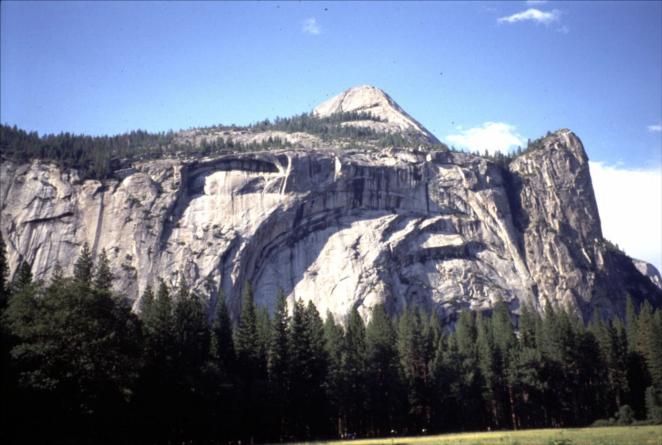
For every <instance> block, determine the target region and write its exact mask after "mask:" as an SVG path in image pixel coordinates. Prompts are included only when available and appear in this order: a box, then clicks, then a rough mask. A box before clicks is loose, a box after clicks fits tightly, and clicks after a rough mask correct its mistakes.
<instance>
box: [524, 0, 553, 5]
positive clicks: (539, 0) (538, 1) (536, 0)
mask: <svg viewBox="0 0 662 445" xmlns="http://www.w3.org/2000/svg"><path fill="white" fill-rule="evenodd" d="M547 1H548V0H526V4H527V5H542V4H544V3H547Z"/></svg>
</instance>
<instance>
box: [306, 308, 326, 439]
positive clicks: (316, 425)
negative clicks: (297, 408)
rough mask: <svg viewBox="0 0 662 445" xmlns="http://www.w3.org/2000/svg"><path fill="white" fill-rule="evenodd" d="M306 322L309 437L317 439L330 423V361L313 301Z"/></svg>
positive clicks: (322, 324)
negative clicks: (328, 397)
mask: <svg viewBox="0 0 662 445" xmlns="http://www.w3.org/2000/svg"><path fill="white" fill-rule="evenodd" d="M304 320H305V328H306V338H307V339H308V351H309V359H308V367H309V371H308V373H309V375H310V381H309V382H308V384H307V387H308V398H307V401H306V406H307V410H306V425H307V427H308V429H309V433H308V437H310V438H315V437H319V435H320V434H322V433H326V431H327V430H328V422H327V421H326V419H325V416H326V413H327V412H328V408H327V399H326V394H325V391H324V382H325V381H326V378H327V373H328V361H329V359H328V356H327V354H326V348H325V340H324V323H323V322H322V318H321V317H320V315H319V312H317V308H316V307H315V305H314V304H313V302H312V301H309V302H308V305H307V306H306V309H305V312H304Z"/></svg>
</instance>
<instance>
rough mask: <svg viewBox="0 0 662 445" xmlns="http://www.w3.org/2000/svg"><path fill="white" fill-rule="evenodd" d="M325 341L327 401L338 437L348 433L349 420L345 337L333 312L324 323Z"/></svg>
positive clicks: (327, 315)
mask: <svg viewBox="0 0 662 445" xmlns="http://www.w3.org/2000/svg"><path fill="white" fill-rule="evenodd" d="M324 340H325V349H326V355H327V357H328V360H329V366H328V372H327V377H326V382H325V384H324V387H325V390H326V396H327V400H329V402H330V405H331V406H330V407H329V417H330V418H331V419H332V421H333V423H334V430H335V433H336V434H337V435H338V436H342V435H343V434H344V433H345V432H346V425H347V418H346V416H345V412H344V400H345V391H344V388H345V374H344V346H345V337H344V331H343V328H342V326H340V325H338V324H337V323H336V322H335V319H334V318H333V314H331V312H327V314H326V320H325V321H324Z"/></svg>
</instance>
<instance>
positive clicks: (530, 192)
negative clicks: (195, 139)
mask: <svg viewBox="0 0 662 445" xmlns="http://www.w3.org/2000/svg"><path fill="white" fill-rule="evenodd" d="M0 173H1V175H0V200H1V201H0V207H1V209H2V220H1V223H0V229H1V230H2V235H3V237H4V239H5V240H6V242H7V246H8V253H9V263H10V266H11V268H12V270H15V269H16V267H17V265H18V264H19V263H20V261H23V260H25V261H28V262H30V263H31V264H32V267H33V272H34V274H35V276H36V277H37V278H42V279H45V278H47V277H48V276H49V275H50V273H51V272H52V270H53V268H54V266H55V265H56V264H57V263H59V264H60V265H61V266H63V267H64V268H65V270H67V269H68V270H71V267H72V263H73V261H74V260H75V258H76V257H77V255H78V253H79V251H80V248H81V246H82V244H83V243H84V242H87V243H89V245H90V246H92V248H93V251H94V252H95V253H99V252H100V251H101V249H105V250H106V252H107V253H108V255H109V257H110V261H111V266H112V270H113V273H114V274H115V277H116V281H115V287H116V288H117V290H121V291H122V292H125V293H126V294H127V295H129V297H130V298H132V299H133V300H134V301H135V302H137V301H138V298H139V296H140V295H141V293H142V291H143V290H144V289H145V287H146V286H147V285H149V284H154V283H155V282H156V280H157V279H158V278H163V279H164V280H166V282H168V283H170V284H171V285H175V284H176V283H177V282H178V281H179V280H180V279H182V278H185V279H186V281H187V282H188V283H189V285H190V286H191V287H192V289H194V290H195V291H197V292H199V293H200V294H202V295H204V296H205V297H207V298H209V299H210V300H211V302H212V303H213V302H214V301H215V298H216V297H217V296H218V295H219V293H220V292H223V293H224V294H225V295H226V297H227V298H228V301H229V302H230V306H231V310H232V311H233V312H234V313H235V314H236V313H237V312H238V310H239V304H240V303H239V296H240V294H241V291H242V288H243V286H244V285H245V283H246V282H247V281H250V282H251V283H252V286H253V289H254V292H255V298H256V301H257V303H258V304H259V305H263V306H267V307H269V308H271V307H273V305H274V300H275V296H276V294H277V291H278V289H279V288H280V289H283V290H284V291H285V293H286V294H287V295H289V297H290V299H291V300H292V299H294V298H301V299H303V300H312V301H313V302H314V303H315V304H316V305H317V307H318V309H319V310H320V311H321V313H322V314H324V313H325V312H326V311H327V310H328V311H331V312H332V313H333V314H334V315H335V316H336V317H338V318H339V319H342V317H343V316H344V315H345V314H346V313H347V312H348V311H349V310H350V309H351V308H352V307H358V308H359V310H360V311H361V312H362V314H364V315H365V316H368V314H369V311H370V309H371V308H372V307H373V306H374V305H375V304H377V303H381V302H384V303H386V304H387V306H388V308H389V310H391V311H393V312H396V311H399V310H401V309H403V308H404V307H406V306H408V305H411V304H417V305H422V306H424V307H427V308H429V309H432V310H436V311H438V312H439V313H440V314H442V315H443V316H445V317H447V318H453V317H454V316H455V314H456V313H457V311H458V310H460V309H462V308H472V309H477V310H485V309H489V308H490V307H491V306H492V305H493V304H494V303H495V302H496V301H499V300H503V301H506V302H508V303H509V305H510V307H511V308H512V310H513V311H517V310H518V308H519V307H520V305H522V304H523V303H527V304H530V305H532V306H533V307H540V305H541V304H543V302H544V301H549V302H550V303H552V304H554V305H557V306H560V305H570V306H572V307H575V308H577V309H578V310H580V311H581V312H582V313H583V314H584V315H585V316H589V315H590V314H591V312H592V311H593V310H596V309H597V310H600V311H602V312H604V313H621V312H622V311H623V306H624V297H625V295H626V294H630V295H632V296H633V298H635V299H636V300H641V299H644V298H648V299H650V300H652V301H653V303H654V304H659V303H660V302H661V301H662V300H661V296H660V295H661V291H660V289H659V288H657V287H656V286H654V285H653V284H652V282H651V281H650V280H648V279H647V278H645V277H643V275H642V274H641V273H640V272H639V271H638V270H637V269H636V268H635V267H634V265H633V264H632V262H631V260H630V259H629V258H628V257H625V256H624V255H623V254H622V253H619V252H617V251H614V250H610V248H609V247H608V245H607V243H605V242H604V240H603V239H602V235H601V232H600V220H599V216H598V212H597V208H596V204H595V199H594V196H593V190H592V186H591V180H590V174H589V170H588V164H587V158H586V154H585V153H584V150H583V147H582V145H581V142H580V141H579V139H578V138H577V137H576V136H575V135H574V134H573V133H571V132H570V131H568V130H562V131H559V132H557V133H554V134H552V135H551V136H549V137H547V138H545V139H544V140H543V141H542V142H541V145H540V148H538V149H536V150H533V151H531V152H529V153H526V154H524V155H521V156H520V157H518V158H516V159H515V160H513V161H512V162H511V163H510V165H509V167H507V168H505V167H502V166H500V165H497V164H495V163H493V162H491V161H489V160H486V159H484V158H481V157H478V156H474V155H468V154H463V153H451V152H443V151H433V152H425V151H420V152H419V151H415V150H383V151H374V152H361V151H333V150H315V151H305V150H289V151H271V152H259V153H246V154H234V155H226V156H221V157H217V158H213V159H201V160H196V161H181V160H158V161H149V162H143V163H138V164H136V165H134V166H133V167H132V168H131V169H128V170H127V169H125V170H122V171H119V172H117V175H116V177H115V178H113V179H109V180H104V181H92V180H87V181H81V180H80V179H79V178H78V176H77V174H76V172H75V171H63V170H61V169H59V168H58V167H56V166H54V165H50V164H45V163H41V162H33V163H31V164H26V165H14V164H12V163H9V162H4V163H2V164H1V165H0Z"/></svg>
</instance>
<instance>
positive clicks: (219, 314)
mask: <svg viewBox="0 0 662 445" xmlns="http://www.w3.org/2000/svg"><path fill="white" fill-rule="evenodd" d="M210 354H211V357H212V358H213V359H214V360H215V361H216V364H217V366H218V369H219V371H220V372H221V375H223V376H227V375H228V374H230V373H231V372H232V371H233V370H234V367H235V360H236V354H235V350H234V341H233V339H232V321H231V320H230V313H229V312H228V307H227V305H226V304H225V296H224V295H223V294H222V293H221V294H219V295H218V297H217V299H216V316H215V317H214V322H213V324H212V337H211V344H210Z"/></svg>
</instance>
